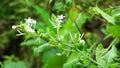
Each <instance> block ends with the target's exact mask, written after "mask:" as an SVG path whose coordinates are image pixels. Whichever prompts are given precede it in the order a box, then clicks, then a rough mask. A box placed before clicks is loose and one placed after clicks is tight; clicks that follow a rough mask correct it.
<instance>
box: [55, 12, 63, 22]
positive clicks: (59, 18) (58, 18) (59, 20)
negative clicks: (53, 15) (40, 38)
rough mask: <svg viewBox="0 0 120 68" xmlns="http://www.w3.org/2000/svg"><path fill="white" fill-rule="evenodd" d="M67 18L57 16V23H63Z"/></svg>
mask: <svg viewBox="0 0 120 68" xmlns="http://www.w3.org/2000/svg"><path fill="white" fill-rule="evenodd" d="M64 18H65V16H64V15H63V14H62V15H60V16H57V19H56V22H58V23H63V19H64Z"/></svg>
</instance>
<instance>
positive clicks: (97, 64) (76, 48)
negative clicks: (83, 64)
mask: <svg viewBox="0 0 120 68" xmlns="http://www.w3.org/2000/svg"><path fill="white" fill-rule="evenodd" d="M76 50H77V51H78V52H80V53H81V54H82V55H84V56H85V57H87V58H88V59H89V60H90V61H92V62H93V63H95V64H97V65H99V66H101V67H103V66H102V65H100V64H99V63H98V62H96V61H95V60H93V59H92V58H90V57H89V56H87V55H85V54H84V53H83V52H82V51H80V50H79V49H78V48H76Z"/></svg>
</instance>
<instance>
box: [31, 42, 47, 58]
mask: <svg viewBox="0 0 120 68" xmlns="http://www.w3.org/2000/svg"><path fill="white" fill-rule="evenodd" d="M48 45H49V43H46V44H43V45H40V46H38V47H34V48H33V53H34V56H38V54H39V53H40V52H42V51H43V50H45V49H46V48H47V47H48Z"/></svg>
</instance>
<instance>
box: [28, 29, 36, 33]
mask: <svg viewBox="0 0 120 68" xmlns="http://www.w3.org/2000/svg"><path fill="white" fill-rule="evenodd" d="M26 31H27V32H30V33H34V32H35V30H34V29H27V30H26Z"/></svg>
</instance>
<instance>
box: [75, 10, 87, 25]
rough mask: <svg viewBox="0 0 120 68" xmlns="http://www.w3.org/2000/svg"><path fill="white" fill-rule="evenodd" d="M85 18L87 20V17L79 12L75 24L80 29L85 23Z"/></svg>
mask: <svg viewBox="0 0 120 68" xmlns="http://www.w3.org/2000/svg"><path fill="white" fill-rule="evenodd" d="M87 18H88V15H87V14H85V13H83V12H81V13H80V14H79V15H78V17H77V19H76V23H78V25H79V26H80V27H82V25H83V24H84V23H85V21H86V20H87Z"/></svg>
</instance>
